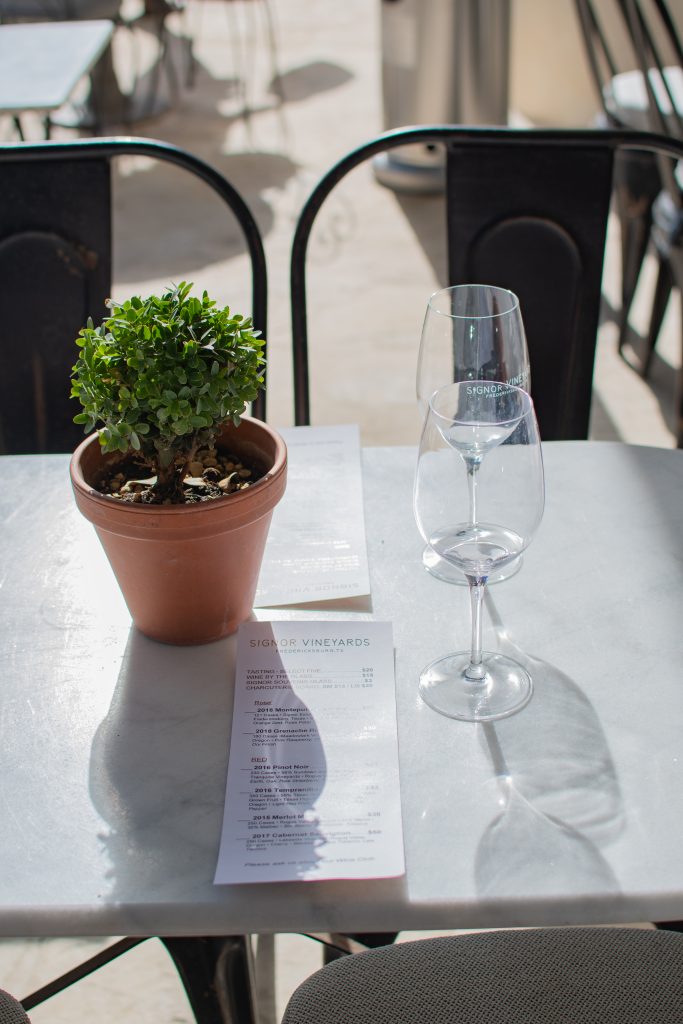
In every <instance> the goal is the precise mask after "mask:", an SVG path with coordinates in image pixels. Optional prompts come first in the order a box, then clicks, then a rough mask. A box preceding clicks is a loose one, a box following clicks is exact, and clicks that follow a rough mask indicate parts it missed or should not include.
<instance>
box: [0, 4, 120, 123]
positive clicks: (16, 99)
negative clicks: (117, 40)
mask: <svg viewBox="0 0 683 1024" xmlns="http://www.w3.org/2000/svg"><path fill="white" fill-rule="evenodd" d="M113 31H114V26H113V24H112V22H111V21H106V20H98V21H59V22H29V23H27V24H19V25H0V113H3V114H11V115H12V117H13V118H14V119H15V123H16V124H17V125H18V124H19V121H18V119H19V117H20V115H21V114H24V113H28V112H29V111H31V112H34V113H40V114H43V115H44V118H45V134H46V137H48V136H49V125H50V118H49V115H50V114H51V113H53V112H54V111H55V110H58V109H59V108H60V107H61V106H62V105H63V104H64V103H66V102H67V100H68V99H69V98H70V97H71V94H72V93H73V91H74V89H75V88H76V86H77V85H78V83H79V82H80V80H81V78H83V76H84V75H87V73H88V72H89V71H90V69H91V68H92V67H93V66H94V64H95V63H96V61H97V59H98V58H99V57H100V56H101V55H102V53H103V52H104V50H105V49H106V48H107V46H108V45H109V42H110V40H111V37H112V32H113Z"/></svg>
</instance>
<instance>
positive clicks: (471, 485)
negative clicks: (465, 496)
mask: <svg viewBox="0 0 683 1024" xmlns="http://www.w3.org/2000/svg"><path fill="white" fill-rule="evenodd" d="M466 462H467V490H468V492H469V504H470V524H471V525H472V526H474V524H475V523H476V521H477V473H478V471H479V465H480V462H481V460H480V459H467V460H466Z"/></svg>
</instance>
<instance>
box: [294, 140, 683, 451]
mask: <svg viewBox="0 0 683 1024" xmlns="http://www.w3.org/2000/svg"><path fill="white" fill-rule="evenodd" d="M406 145H423V146H434V145H440V146H443V147H444V149H445V162H446V186H445V212H446V220H447V239H448V281H446V282H443V283H444V284H463V283H467V282H478V283H484V284H493V285H499V286H502V287H505V288H509V289H511V290H512V291H514V292H516V294H517V295H518V296H519V298H520V304H521V309H522V315H523V318H524V323H525V328H526V333H527V340H528V345H529V354H530V361H531V387H532V393H533V396H534V401H535V404H536V409H537V414H538V418H539V423H540V427H541V434H542V436H543V438H544V439H546V440H558V439H571V438H585V437H587V434H588V428H589V417H590V404H591V392H592V378H593V365H594V359H595V346H596V340H597V329H598V320H599V312H600V299H601V281H602V268H603V259H604V247H605V236H606V229H607V219H608V214H609V208H610V199H611V192H612V176H613V165H614V158H615V154H616V153H617V152H620V151H622V150H624V151H626V150H643V151H646V152H666V153H670V154H672V155H677V156H679V157H680V156H683V146H682V145H681V144H680V143H676V142H674V141H672V140H667V139H663V138H660V137H658V136H652V135H649V134H648V133H640V132H622V131H616V130H605V131H591V130H576V131H571V130H535V129H534V130H518V129H506V128H470V127H463V126H458V127H456V126H442V125H434V126H426V127H423V128H406V129H398V130H396V131H393V132H387V133H385V134H384V135H382V136H379V137H378V138H376V139H374V140H372V141H371V142H369V143H366V144H365V145H363V146H360V147H359V148H358V149H356V150H354V151H353V152H352V153H350V154H348V155H347V156H345V157H344V158H343V159H342V160H340V161H339V162H338V163H337V164H336V165H335V166H334V167H333V168H332V169H331V170H330V171H328V172H327V174H326V175H325V176H324V177H323V178H322V180H321V181H320V182H319V183H318V185H317V186H316V187H315V188H314V189H313V191H312V193H311V194H310V196H309V198H308V200H307V202H306V203H305V205H304V208H303V210H302V212H301V214H300V217H299V221H298V224H297V228H296V231H295V236H294V242H293V246H292V258H291V268H290V269H291V281H290V284H291V304H292V334H293V359H294V395H295V421H296V423H297V424H304V423H308V422H310V405H309V393H308V330H307V298H306V254H307V246H308V240H309V237H310V234H311V229H312V226H313V223H314V221H315V217H316V215H317V213H318V211H319V210H320V207H321V206H322V204H323V202H324V200H325V198H326V197H327V196H328V195H329V193H330V192H331V191H332V190H333V188H334V187H335V186H336V185H337V184H338V183H339V182H340V181H341V179H342V178H344V176H345V175H346V174H347V173H348V172H349V171H351V170H352V169H353V168H354V167H356V166H358V164H360V163H363V162H364V161H365V160H368V159H369V158H371V157H374V156H376V155H377V154H379V153H383V152H386V151H389V150H391V149H393V148H396V147H398V146H406ZM426 298H427V297H426V296H425V302H426ZM418 342H419V339H418V338H416V339H415V353H416V358H417V347H418Z"/></svg>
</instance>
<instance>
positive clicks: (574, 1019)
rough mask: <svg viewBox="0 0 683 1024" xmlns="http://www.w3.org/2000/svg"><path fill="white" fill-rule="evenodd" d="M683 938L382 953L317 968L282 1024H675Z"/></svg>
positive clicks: (572, 933)
mask: <svg viewBox="0 0 683 1024" xmlns="http://www.w3.org/2000/svg"><path fill="white" fill-rule="evenodd" d="M681 1020H683V936H681V935H678V934H676V933H674V932H666V931H658V930H653V929H639V928H539V929H528V930H509V931H494V932H483V933H474V934H469V935H459V936H452V937H446V938H436V939H423V940H419V941H416V942H406V943H399V944H397V945H393V946H384V947H381V948H379V949H373V950H369V951H368V952H365V953H357V954H353V955H350V956H346V957H344V958H343V959H341V960H336V961H335V962H334V963H331V964H329V965H328V966H326V967H323V968H322V970H320V971H318V972H317V973H315V974H313V975H312V976H311V977H310V978H308V979H307V980H306V981H305V982H304V983H303V984H302V985H301V986H300V987H299V988H298V989H297V990H296V992H295V993H294V994H293V996H292V998H291V1000H290V1002H289V1005H288V1006H287V1009H286V1010H285V1014H284V1017H283V1020H282V1024H351V1022H353V1024H404V1022H405V1024H423V1022H424V1024H568V1022H571V1024H674V1022H676V1024H680V1021H681Z"/></svg>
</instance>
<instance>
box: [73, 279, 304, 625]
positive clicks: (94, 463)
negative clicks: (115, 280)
mask: <svg viewBox="0 0 683 1024" xmlns="http://www.w3.org/2000/svg"><path fill="white" fill-rule="evenodd" d="M191 288H192V285H190V284H186V283H184V282H183V283H182V284H180V285H178V286H177V287H173V288H171V289H169V290H168V291H166V292H165V293H164V294H162V295H159V296H157V295H152V296H150V297H149V298H145V299H143V298H141V297H139V296H134V297H132V298H130V299H128V300H126V301H125V302H123V303H117V302H113V301H112V302H110V314H111V315H110V316H109V317H108V318H106V319H105V320H104V321H103V323H102V324H101V325H100V326H98V327H94V326H93V324H92V322H90V323H89V324H88V326H87V327H85V328H83V329H82V330H81V331H80V333H79V336H78V338H77V344H78V345H79V347H80V353H79V356H78V360H77V362H76V365H75V366H74V368H73V374H72V389H71V394H72V397H74V398H76V399H77V400H78V401H79V402H80V403H81V405H82V406H83V411H82V412H80V413H79V414H78V415H77V416H75V417H74V420H75V422H77V423H82V424H83V426H84V429H85V431H86V433H88V434H89V435H90V436H88V437H86V439H85V440H84V441H83V442H82V443H81V444H80V445H79V447H78V448H77V449H76V451H75V452H74V454H73V456H72V459H71V463H70V475H71V483H72V486H73V490H74V495H75V499H76V503H77V505H78V508H79V509H80V511H81V512H82V514H83V515H84V516H85V517H86V519H88V520H89V521H90V522H91V523H93V525H94V527H95V530H96V531H97V534H98V537H99V539H100V541H101V543H102V545H103V547H104V550H105V552H106V554H107V557H108V559H109V562H110V564H111V566H112V569H113V571H114V574H115V575H116V578H117V580H118V583H119V586H120V588H121V591H122V593H123V596H124V598H125V600H126V604H127V605H128V609H129V611H130V613H131V616H132V618H133V622H134V623H135V625H136V626H137V628H138V629H139V630H140V631H141V632H142V633H145V634H146V635H147V636H149V637H152V638H153V639H155V640H161V641H164V642H165V643H173V644H199V643H207V642H209V641H211V640H217V639H219V638H220V637H223V636H226V635H228V634H230V633H233V632H234V631H235V630H236V629H237V627H238V626H239V624H240V623H241V622H243V621H244V620H245V619H247V618H248V617H249V615H250V613H251V609H252V605H253V600H254V594H255V591H256V584H257V582H258V575H259V571H260V567H261V561H262V557H263V551H264V548H265V543H266V538H267V534H268V528H269V525H270V520H271V516H272V511H273V508H274V507H275V505H276V504H277V502H278V501H279V500H280V498H281V497H282V494H283V493H284V489H285V482H286V470H287V452H286V448H285V444H284V441H283V440H282V438H281V437H280V436H279V435H278V434H277V433H276V432H275V431H274V430H273V429H272V428H270V427H269V426H267V425H266V424H265V423H263V422H261V421H260V420H257V419H254V418H251V417H249V416H245V415H244V411H245V409H246V407H247V404H248V403H249V402H252V401H253V400H254V399H255V398H256V396H257V394H258V392H259V390H260V389H261V388H262V387H263V384H264V377H263V365H264V362H265V360H264V357H263V353H262V348H263V340H262V339H261V338H260V337H259V336H258V332H255V331H254V330H253V329H252V323H251V320H250V319H249V318H246V317H243V316H241V315H239V314H233V313H231V311H230V309H229V308H227V307H226V308H224V309H221V308H218V307H217V306H216V303H215V302H214V301H213V300H212V299H210V298H209V296H208V295H207V294H206V292H205V293H204V294H203V295H202V297H201V298H197V297H194V296H192V295H191ZM96 428H98V429H96ZM93 430H96V432H95V433H91V431H93Z"/></svg>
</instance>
